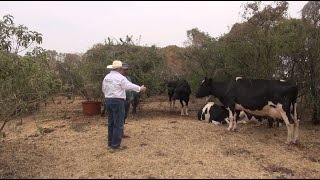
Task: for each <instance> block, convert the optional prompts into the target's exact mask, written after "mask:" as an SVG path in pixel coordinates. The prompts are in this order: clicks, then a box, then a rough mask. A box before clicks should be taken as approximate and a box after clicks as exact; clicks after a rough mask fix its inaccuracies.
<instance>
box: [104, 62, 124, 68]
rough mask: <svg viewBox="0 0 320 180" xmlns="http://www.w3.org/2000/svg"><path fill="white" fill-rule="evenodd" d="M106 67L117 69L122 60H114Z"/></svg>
mask: <svg viewBox="0 0 320 180" xmlns="http://www.w3.org/2000/svg"><path fill="white" fill-rule="evenodd" d="M107 68H108V69H118V68H122V62H121V61H119V60H114V61H113V62H112V65H108V66H107Z"/></svg>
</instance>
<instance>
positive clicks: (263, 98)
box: [196, 78, 299, 144]
mask: <svg viewBox="0 0 320 180" xmlns="http://www.w3.org/2000/svg"><path fill="white" fill-rule="evenodd" d="M209 95H213V96H215V97H217V98H218V99H219V100H220V101H221V103H222V104H223V105H224V106H225V107H226V108H227V109H228V110H229V120H230V123H229V127H228V128H227V130H229V131H230V130H232V131H235V130H236V128H237V123H236V121H235V118H234V117H235V110H244V111H245V112H248V113H250V114H253V115H258V116H269V117H272V118H273V119H282V120H284V122H285V123H286V126H287V129H288V136H287V141H286V143H288V144H289V143H296V141H297V138H298V129H299V121H298V119H297V110H296V107H297V106H296V102H297V96H298V87H297V86H296V85H295V84H293V83H290V82H285V81H279V80H263V79H242V78H239V79H238V78H237V80H232V81H226V82H214V81H212V79H207V78H205V80H204V81H202V84H201V86H200V88H199V90H198V92H197V94H196V97H197V98H200V97H205V96H209ZM291 106H292V110H293V117H292V115H291V110H290V108H291Z"/></svg>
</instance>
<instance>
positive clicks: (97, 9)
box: [0, 1, 308, 53]
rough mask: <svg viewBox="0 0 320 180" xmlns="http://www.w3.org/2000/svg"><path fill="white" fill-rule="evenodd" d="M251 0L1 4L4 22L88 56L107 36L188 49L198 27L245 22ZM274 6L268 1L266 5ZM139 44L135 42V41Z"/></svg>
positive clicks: (294, 9) (46, 44)
mask: <svg viewBox="0 0 320 180" xmlns="http://www.w3.org/2000/svg"><path fill="white" fill-rule="evenodd" d="M246 2H248V1H78V2H76V1H0V18H1V20H2V18H3V16H4V15H6V14H10V15H12V16H13V17H14V23H15V24H16V25H19V24H22V25H25V26H26V27H28V28H29V30H32V31H37V32H39V33H41V34H42V35H43V42H42V44H41V45H40V46H41V47H43V48H45V49H50V50H56V51H57V52H63V53H84V52H86V51H87V50H88V49H90V48H92V46H93V45H94V44H97V43H103V42H104V41H105V40H106V39H107V37H110V38H113V39H117V40H119V38H125V37H126V35H129V36H133V38H134V39H139V36H141V40H140V45H142V46H144V45H147V46H151V45H156V46H157V47H165V46H168V45H177V46H179V47H183V46H184V42H185V41H187V40H188V39H187V31H188V30H191V29H193V28H198V29H199V30H200V31H202V32H206V33H208V34H209V35H210V36H211V37H219V36H220V35H223V34H224V33H228V32H229V30H230V28H231V27H232V25H233V24H234V23H236V22H242V21H243V19H242V17H241V13H242V12H243V11H244V9H243V7H242V5H244V4H245V3H246ZM307 2H308V1H289V10H288V14H289V16H290V17H292V18H300V17H301V12H300V10H301V9H302V8H303V6H304V5H305V4H306V3H307ZM263 3H264V4H268V3H269V4H270V1H263ZM135 42H137V41H135Z"/></svg>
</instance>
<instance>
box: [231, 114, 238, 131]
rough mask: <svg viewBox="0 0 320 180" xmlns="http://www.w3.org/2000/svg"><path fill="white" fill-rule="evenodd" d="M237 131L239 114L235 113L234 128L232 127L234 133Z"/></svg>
mask: <svg viewBox="0 0 320 180" xmlns="http://www.w3.org/2000/svg"><path fill="white" fill-rule="evenodd" d="M236 129H237V114H236V112H234V114H233V127H232V131H236Z"/></svg>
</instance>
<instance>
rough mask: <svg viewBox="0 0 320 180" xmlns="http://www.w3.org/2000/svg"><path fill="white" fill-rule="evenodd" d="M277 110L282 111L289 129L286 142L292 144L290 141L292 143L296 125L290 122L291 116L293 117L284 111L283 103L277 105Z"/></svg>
mask: <svg viewBox="0 0 320 180" xmlns="http://www.w3.org/2000/svg"><path fill="white" fill-rule="evenodd" d="M285 109H287V108H285ZM289 109H290V108H289ZM277 110H278V111H279V112H280V114H281V117H282V119H283V121H284V122H285V123H286V126H287V130H288V136H287V141H286V144H290V143H292V140H293V129H294V125H293V124H291V123H290V122H289V117H291V116H289V117H288V116H287V113H286V112H285V111H284V109H283V105H282V104H279V105H277ZM289 115H290V111H289Z"/></svg>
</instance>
